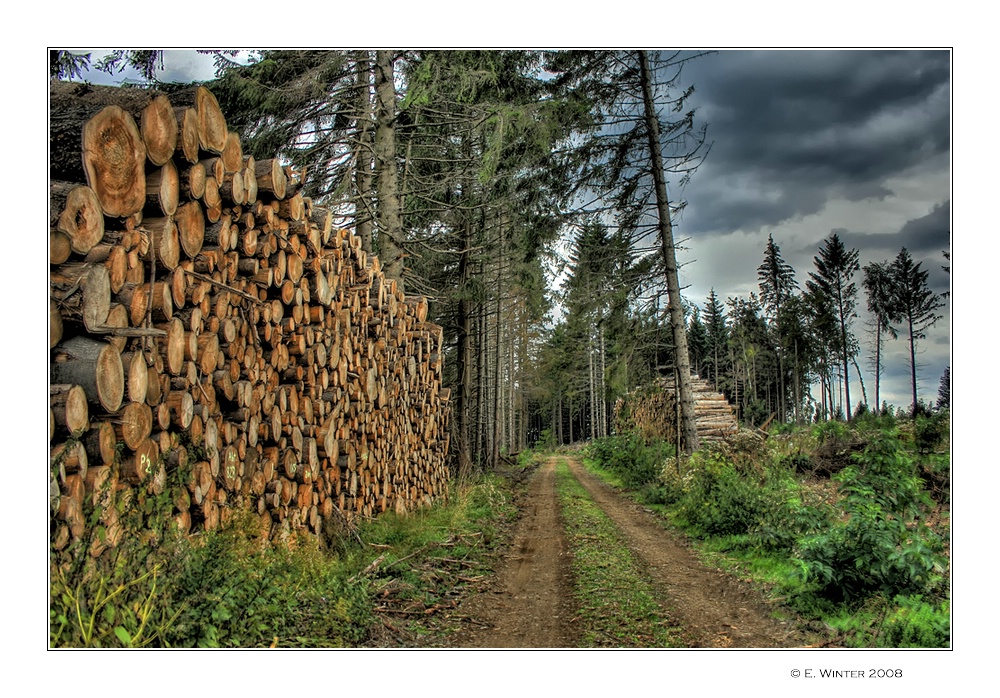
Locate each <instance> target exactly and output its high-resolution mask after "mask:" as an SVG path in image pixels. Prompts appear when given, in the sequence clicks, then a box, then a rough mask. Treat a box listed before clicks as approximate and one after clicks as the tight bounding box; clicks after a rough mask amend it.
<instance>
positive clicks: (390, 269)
mask: <svg viewBox="0 0 1000 698" xmlns="http://www.w3.org/2000/svg"><path fill="white" fill-rule="evenodd" d="M392 63H393V59H392V53H391V52H390V51H376V52H375V96H376V100H375V101H376V118H377V126H376V128H375V172H376V176H377V178H378V179H377V182H378V222H379V258H380V259H381V262H382V271H383V272H384V273H385V276H386V278H389V279H394V280H395V281H396V283H397V284H398V285H399V288H400V289H403V288H404V284H403V246H402V243H403V219H402V211H401V210H400V206H399V184H398V182H397V168H396V128H395V125H394V124H395V120H396V84H395V82H394V80H393V67H392Z"/></svg>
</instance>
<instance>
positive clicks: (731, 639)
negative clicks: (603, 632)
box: [452, 456, 809, 648]
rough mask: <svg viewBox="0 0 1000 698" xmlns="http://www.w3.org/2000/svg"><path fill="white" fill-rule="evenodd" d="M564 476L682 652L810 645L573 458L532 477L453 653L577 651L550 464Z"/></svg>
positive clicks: (567, 562) (568, 564)
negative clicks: (635, 564)
mask: <svg viewBox="0 0 1000 698" xmlns="http://www.w3.org/2000/svg"><path fill="white" fill-rule="evenodd" d="M560 458H565V459H566V461H567V463H568V465H569V468H570V472H572V474H573V475H574V477H576V478H577V480H579V482H580V483H581V484H582V485H583V486H584V488H586V490H587V491H588V493H589V494H590V496H591V497H592V498H593V500H594V502H595V503H596V504H597V505H598V506H599V507H600V508H601V509H602V510H603V511H604V512H605V513H606V514H607V516H608V517H609V518H610V519H611V520H612V521H613V522H614V523H615V525H616V526H618V528H619V529H620V530H621V531H622V533H623V535H624V537H625V538H626V540H627V541H628V546H629V548H630V549H631V550H632V552H633V553H635V554H636V556H637V557H638V558H639V559H640V560H641V561H642V563H643V565H644V567H645V569H646V572H647V573H648V575H649V577H650V578H651V579H652V583H653V586H654V588H655V589H656V590H657V592H658V593H659V597H660V598H659V602H660V605H661V606H662V607H663V609H664V610H665V611H666V613H667V614H668V615H669V616H670V618H671V619H672V620H673V621H674V622H676V623H677V624H679V625H680V626H681V627H682V628H683V632H684V638H685V643H686V645H687V646H688V647H714V648H726V647H743V648H745V647H771V648H774V647H801V646H804V645H806V644H808V643H809V638H808V637H807V636H806V635H805V634H804V633H803V632H801V631H800V630H798V629H797V628H796V626H795V624H794V623H793V622H791V621H780V620H776V619H774V618H773V617H772V612H773V610H774V608H773V607H772V606H770V605H768V604H767V603H765V602H764V600H763V599H762V598H761V597H760V595H759V594H758V593H756V592H755V591H754V590H753V589H751V588H750V587H749V586H748V585H746V584H743V583H741V582H740V581H738V580H736V579H734V578H732V577H731V576H728V575H726V574H723V573H722V572H719V571H718V570H715V569H711V568H708V567H706V566H705V565H704V564H702V563H701V562H700V561H699V560H698V559H697V558H696V557H695V555H694V554H693V553H692V552H691V551H690V550H689V549H688V548H687V547H685V546H684V545H683V544H682V543H681V542H680V541H679V539H678V538H677V537H676V536H675V535H674V534H671V533H670V532H668V531H667V530H665V529H664V528H663V527H662V526H661V525H660V524H659V523H658V522H657V520H656V518H655V517H654V516H653V515H652V514H651V513H649V512H647V511H645V510H644V509H643V508H642V507H641V506H640V505H638V504H635V503H634V502H631V501H629V500H626V499H624V498H623V497H621V496H620V495H618V494H616V493H615V492H614V491H613V490H612V489H611V488H609V487H608V486H607V485H605V484H604V483H603V482H601V481H600V480H599V479H598V478H596V477H595V476H593V475H591V474H590V473H589V472H587V471H586V470H585V469H584V468H583V466H582V465H581V464H580V462H579V460H578V459H577V458H575V457H572V456H556V457H553V458H550V459H549V460H548V461H547V462H546V463H545V464H543V465H542V466H541V468H539V470H538V471H537V472H536V473H535V475H534V476H533V479H532V481H531V484H530V486H529V490H528V493H527V496H526V499H525V502H524V504H523V511H524V513H523V516H522V518H521V520H520V522H519V524H518V528H517V532H516V534H515V537H514V540H513V543H512V546H511V548H510V550H509V551H508V554H507V556H506V557H505V559H504V564H503V565H502V566H501V568H500V569H499V570H498V571H497V577H496V580H495V582H494V584H493V586H492V588H491V589H490V590H489V591H486V592H484V593H482V594H479V595H477V596H475V597H473V598H472V599H470V600H469V601H468V602H467V608H466V609H465V612H466V613H468V614H469V615H470V616H471V617H473V618H476V619H478V620H477V623H475V624H474V626H473V627H472V628H470V629H469V630H467V631H466V632H464V633H463V634H461V635H460V636H459V637H457V638H455V639H456V640H457V643H456V644H454V645H452V646H455V647H479V648H510V647H524V648H528V647H552V648H557V647H577V646H579V645H578V644H577V641H578V633H577V632H576V630H575V627H574V615H575V604H574V601H573V586H572V584H573V578H572V568H571V559H570V554H569V549H568V546H567V542H566V539H565V536H564V533H563V527H562V522H561V520H560V518H559V504H558V499H557V495H556V487H555V482H556V478H555V467H556V463H557V462H558V460H559V459H560Z"/></svg>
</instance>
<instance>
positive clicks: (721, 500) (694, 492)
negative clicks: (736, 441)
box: [678, 451, 777, 536]
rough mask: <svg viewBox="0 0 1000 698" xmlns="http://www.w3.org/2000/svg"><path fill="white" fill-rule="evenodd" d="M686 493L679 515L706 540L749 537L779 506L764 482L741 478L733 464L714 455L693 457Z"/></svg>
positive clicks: (703, 454) (702, 454)
mask: <svg viewBox="0 0 1000 698" xmlns="http://www.w3.org/2000/svg"><path fill="white" fill-rule="evenodd" d="M683 492H684V495H683V497H682V498H681V499H680V502H679V504H678V510H679V513H680V514H681V516H683V518H684V519H685V520H686V521H687V522H688V524H689V525H691V526H693V527H695V528H696V529H697V530H698V531H700V532H701V533H702V534H703V535H707V536H728V535H736V534H743V533H747V532H749V531H750V530H751V529H753V528H754V527H755V526H756V525H757V524H758V523H759V522H760V521H761V520H762V519H763V518H764V516H765V515H766V514H767V512H768V511H770V510H771V509H773V508H774V507H775V506H776V504H777V500H776V498H775V496H774V492H773V489H772V488H769V487H767V483H766V481H765V480H763V479H761V478H758V477H746V476H744V475H742V474H741V473H740V472H739V471H738V470H737V468H736V466H735V465H734V464H733V463H732V462H731V461H729V460H728V459H727V458H725V457H724V456H723V455H722V454H720V453H718V452H712V451H709V452H707V453H706V452H699V453H696V454H695V455H694V456H692V458H691V460H690V461H689V463H688V471H687V473H686V474H685V475H684V477H683Z"/></svg>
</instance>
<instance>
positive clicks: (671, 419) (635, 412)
mask: <svg viewBox="0 0 1000 698" xmlns="http://www.w3.org/2000/svg"><path fill="white" fill-rule="evenodd" d="M691 385H692V388H693V391H694V412H695V420H696V423H697V427H698V440H699V442H700V443H705V442H710V441H720V440H722V439H725V438H727V437H729V436H732V435H733V434H735V433H737V432H738V431H739V424H738V423H737V421H736V413H735V411H734V410H733V406H732V405H730V404H729V402H728V401H727V400H726V398H725V396H724V395H722V394H721V393H717V392H715V391H714V390H713V389H712V386H711V384H710V383H709V382H708V381H706V380H704V379H701V378H697V377H692V379H691ZM614 419H615V429H616V430H617V431H618V432H619V433H622V432H625V431H637V432H638V433H639V434H641V435H642V436H643V437H644V438H645V439H647V440H651V439H663V440H665V441H669V442H671V443H672V442H674V441H675V440H676V438H677V391H676V389H675V387H674V381H673V378H672V377H671V378H661V379H660V380H658V381H655V382H654V383H652V384H651V385H647V386H644V387H642V388H640V389H637V390H635V391H633V392H632V393H630V394H629V395H627V396H625V397H622V398H619V399H618V401H617V403H615V416H614Z"/></svg>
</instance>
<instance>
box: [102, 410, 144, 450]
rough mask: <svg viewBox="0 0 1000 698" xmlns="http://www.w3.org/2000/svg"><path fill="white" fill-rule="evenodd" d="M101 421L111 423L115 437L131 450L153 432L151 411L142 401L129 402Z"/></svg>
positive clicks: (135, 448) (137, 446)
mask: <svg viewBox="0 0 1000 698" xmlns="http://www.w3.org/2000/svg"><path fill="white" fill-rule="evenodd" d="M103 421H107V422H109V423H110V424H111V426H112V428H113V429H114V432H115V439H116V440H118V441H122V442H123V443H124V444H125V446H126V447H128V448H129V449H130V450H132V451H135V450H137V449H138V448H139V446H140V445H141V444H142V442H143V441H144V440H146V439H148V438H149V436H150V434H152V433H153V411H152V410H151V409H150V407H149V405H147V404H146V403H144V402H129V403H128V404H126V405H125V407H124V409H122V410H121V412H119V413H118V414H116V415H110V416H108V417H106V418H105V419H104V420H103Z"/></svg>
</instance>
